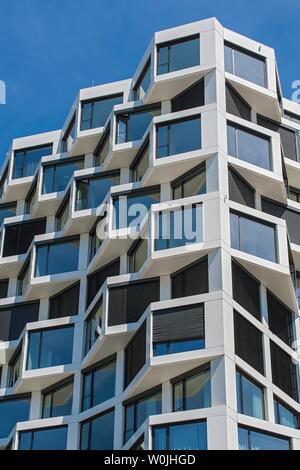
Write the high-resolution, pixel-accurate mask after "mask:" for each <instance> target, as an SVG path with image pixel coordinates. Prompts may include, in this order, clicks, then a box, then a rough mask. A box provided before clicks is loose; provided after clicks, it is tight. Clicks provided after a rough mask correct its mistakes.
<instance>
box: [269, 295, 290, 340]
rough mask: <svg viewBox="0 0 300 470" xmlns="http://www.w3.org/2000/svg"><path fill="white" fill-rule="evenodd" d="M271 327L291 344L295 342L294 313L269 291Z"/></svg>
mask: <svg viewBox="0 0 300 470" xmlns="http://www.w3.org/2000/svg"><path fill="white" fill-rule="evenodd" d="M267 299H268V318H269V328H270V330H271V331H272V333H274V334H275V335H277V336H278V337H279V338H280V339H282V341H284V342H285V343H286V344H288V345H289V346H292V343H293V336H294V335H293V313H292V312H291V311H290V310H289V309H288V308H287V307H286V306H285V305H283V303H282V302H280V300H278V299H277V298H276V297H275V296H274V295H272V294H271V292H268V293H267Z"/></svg>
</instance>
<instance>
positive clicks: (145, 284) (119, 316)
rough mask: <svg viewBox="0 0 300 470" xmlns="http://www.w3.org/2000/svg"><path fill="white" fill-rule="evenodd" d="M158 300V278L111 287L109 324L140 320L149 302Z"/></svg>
mask: <svg viewBox="0 0 300 470" xmlns="http://www.w3.org/2000/svg"><path fill="white" fill-rule="evenodd" d="M158 300H159V280H158V279H150V280H147V281H138V282H131V283H130V284H126V285H123V286H116V287H111V288H110V289H109V300H108V304H109V306H108V326H113V325H122V324H125V323H132V322H136V321H138V319H139V318H140V317H141V315H142V314H143V313H144V311H145V310H146V308H147V307H148V306H149V304H150V303H151V302H157V301H158Z"/></svg>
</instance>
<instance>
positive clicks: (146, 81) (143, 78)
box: [133, 58, 151, 100]
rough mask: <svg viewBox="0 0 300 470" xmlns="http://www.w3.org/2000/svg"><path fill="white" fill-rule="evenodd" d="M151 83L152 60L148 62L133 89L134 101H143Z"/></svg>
mask: <svg viewBox="0 0 300 470" xmlns="http://www.w3.org/2000/svg"><path fill="white" fill-rule="evenodd" d="M150 81H151V58H150V59H149V60H147V63H146V65H145V67H144V68H143V70H142V73H141V75H140V76H139V78H138V79H137V81H136V84H135V85H134V89H133V99H134V100H142V99H143V98H144V96H145V94H146V93H147V91H148V88H149V86H150Z"/></svg>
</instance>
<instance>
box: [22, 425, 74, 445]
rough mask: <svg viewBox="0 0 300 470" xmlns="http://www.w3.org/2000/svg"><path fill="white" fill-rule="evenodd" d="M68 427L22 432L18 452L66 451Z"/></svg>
mask: <svg viewBox="0 0 300 470" xmlns="http://www.w3.org/2000/svg"><path fill="white" fill-rule="evenodd" d="M67 436H68V426H56V427H52V428H44V429H36V430H34V431H22V432H20V434H19V450H66V448H67Z"/></svg>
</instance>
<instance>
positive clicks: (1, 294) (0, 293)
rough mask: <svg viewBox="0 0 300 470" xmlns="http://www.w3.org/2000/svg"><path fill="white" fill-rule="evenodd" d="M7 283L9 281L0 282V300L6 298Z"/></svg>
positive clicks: (2, 280)
mask: <svg viewBox="0 0 300 470" xmlns="http://www.w3.org/2000/svg"><path fill="white" fill-rule="evenodd" d="M8 283H9V279H1V280H0V299H5V298H6V297H7V294H8Z"/></svg>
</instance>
